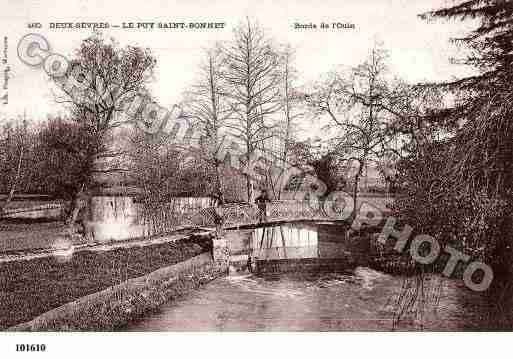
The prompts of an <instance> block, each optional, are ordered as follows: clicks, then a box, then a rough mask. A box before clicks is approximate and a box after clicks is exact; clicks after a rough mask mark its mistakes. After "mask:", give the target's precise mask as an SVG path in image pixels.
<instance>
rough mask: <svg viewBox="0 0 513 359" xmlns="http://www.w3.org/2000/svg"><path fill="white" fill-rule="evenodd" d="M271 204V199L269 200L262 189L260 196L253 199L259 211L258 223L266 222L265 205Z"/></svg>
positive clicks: (265, 191)
mask: <svg viewBox="0 0 513 359" xmlns="http://www.w3.org/2000/svg"><path fill="white" fill-rule="evenodd" d="M268 202H271V199H270V198H269V195H268V193H267V190H266V189H263V190H262V191H261V193H260V196H258V197H257V198H256V199H255V203H256V204H257V206H258V210H259V221H260V222H264V221H265V220H267V203H268Z"/></svg>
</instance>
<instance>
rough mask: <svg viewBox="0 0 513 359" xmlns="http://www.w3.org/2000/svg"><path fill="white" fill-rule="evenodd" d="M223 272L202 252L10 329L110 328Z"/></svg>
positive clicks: (158, 305) (120, 326)
mask: <svg viewBox="0 0 513 359" xmlns="http://www.w3.org/2000/svg"><path fill="white" fill-rule="evenodd" d="M225 273H226V269H225V268H220V267H218V266H216V265H215V263H214V261H213V260H212V256H211V254H210V253H203V254H200V255H198V256H195V257H193V258H190V259H188V260H186V261H183V262H180V263H177V264H175V265H172V266H169V267H165V268H161V269H159V270H156V271H154V272H152V273H150V274H148V275H145V276H141V277H138V278H134V279H130V280H127V281H125V282H123V283H121V284H119V285H116V286H113V287H110V288H108V289H106V290H103V291H100V292H98V293H94V294H91V295H88V296H85V297H82V298H80V299H78V300H76V301H73V302H71V303H68V304H66V305H64V306H61V307H59V308H56V309H53V310H51V311H49V312H46V313H44V314H42V315H41V316H39V317H37V318H35V319H33V320H31V321H30V322H26V323H22V324H20V325H17V326H15V327H13V328H10V330H13V331H112V330H115V329H118V328H123V327H125V326H126V325H128V324H129V323H131V322H134V321H137V320H138V319H139V318H141V317H144V316H146V315H148V314H151V313H152V312H153V311H155V310H156V309H157V308H159V307H160V306H161V305H162V304H164V303H167V302H169V301H171V300H175V299H177V298H180V297H182V296H183V295H185V294H187V293H189V292H190V291H192V290H194V289H197V288H199V287H200V286H201V285H203V284H205V283H208V282H210V281H212V280H213V279H215V278H217V277H219V276H222V275H224V274H225Z"/></svg>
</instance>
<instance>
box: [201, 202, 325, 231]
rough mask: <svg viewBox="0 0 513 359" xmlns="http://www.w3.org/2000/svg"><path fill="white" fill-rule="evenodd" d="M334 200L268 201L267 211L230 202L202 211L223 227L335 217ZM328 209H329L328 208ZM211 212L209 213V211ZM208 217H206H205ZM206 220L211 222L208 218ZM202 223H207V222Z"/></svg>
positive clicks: (252, 205)
mask: <svg viewBox="0 0 513 359" xmlns="http://www.w3.org/2000/svg"><path fill="white" fill-rule="evenodd" d="M333 204H334V202H331V201H327V202H320V201H317V200H315V201H313V200H312V201H296V200H281V201H272V202H268V203H266V210H265V213H264V212H262V211H261V210H260V208H259V207H258V205H256V204H228V205H224V206H221V207H218V208H215V209H214V208H210V209H207V210H204V211H202V212H203V213H204V214H206V217H210V219H212V222H210V223H214V224H217V225H219V224H221V225H222V226H223V227H234V226H241V225H251V224H258V223H262V222H276V221H287V220H301V219H323V218H324V219H334V218H335V212H333V211H330V210H329V209H330V208H333ZM326 209H328V210H326ZM208 211H210V213H208V214H207V212H208ZM205 219H206V218H205ZM216 221H217V222H216ZM206 222H209V221H208V220H207V221H206ZM202 224H204V225H205V224H206V223H205V222H204V223H202Z"/></svg>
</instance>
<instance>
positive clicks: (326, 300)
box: [125, 224, 485, 331]
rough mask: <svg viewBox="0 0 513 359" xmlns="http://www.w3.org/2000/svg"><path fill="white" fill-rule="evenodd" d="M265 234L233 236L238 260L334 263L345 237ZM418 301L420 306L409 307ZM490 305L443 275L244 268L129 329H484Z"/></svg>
mask: <svg viewBox="0 0 513 359" xmlns="http://www.w3.org/2000/svg"><path fill="white" fill-rule="evenodd" d="M326 228H328V229H326ZM265 231H266V230H262V229H255V230H240V231H234V232H232V233H231V242H230V243H232V253H235V257H237V255H238V256H239V257H241V258H247V255H250V256H252V258H253V260H262V259H278V258H280V259H283V257H284V256H286V258H287V259H297V258H336V257H337V254H338V253H341V252H340V248H338V246H337V240H336V237H337V236H336V235H334V233H335V234H336V233H342V231H343V229H342V228H337V227H334V226H330V227H326V225H322V224H314V225H312V224H289V225H286V226H282V227H281V228H277V227H274V229H271V228H269V229H268V232H269V233H271V234H270V235H269V236H268V234H269V233H265ZM338 243H341V242H340V241H339V242H338ZM237 253H238V254H237ZM241 263H244V260H243V261H241ZM414 296H418V297H417V300H415V301H410V300H411V299H413V297H414ZM398 303H400V304H398ZM405 303H414V304H413V306H408V305H407V304H405ZM484 305H485V304H484V303H483V300H482V297H481V296H480V295H478V294H477V293H474V292H471V291H470V290H468V289H466V288H465V287H464V286H463V284H462V283H460V281H458V280H454V279H448V278H445V277H442V276H437V275H430V276H425V277H424V278H423V281H421V282H420V281H418V279H417V278H406V277H403V276H392V275H388V274H384V273H381V272H378V271H375V270H373V269H371V268H368V267H364V266H360V267H356V268H354V269H351V270H348V271H344V272H340V271H339V272H327V273H283V274H278V275H273V276H257V275H255V274H252V273H250V272H248V271H247V269H246V268H245V266H244V265H242V266H241V265H239V266H238V267H237V266H234V267H232V268H231V271H230V275H229V276H227V277H224V278H220V279H217V280H214V281H213V282H210V283H208V284H207V285H205V286H203V287H202V288H201V289H199V290H197V291H195V292H193V293H191V294H190V295H187V296H186V297H184V298H181V299H178V300H175V301H172V302H170V303H168V304H166V305H164V306H162V307H161V308H160V309H159V310H158V311H157V312H155V313H153V314H151V315H149V316H147V317H146V318H144V319H142V320H140V321H138V322H134V323H131V324H130V325H129V326H128V327H127V328H126V329H125V330H128V331H390V330H401V331H402V330H408V331H409V330H437V331H438V330H467V329H479V328H481V325H482V323H481V321H482V316H481V315H480V314H479V313H480V312H481V309H479V308H482V306H484ZM476 308H477V309H476ZM403 312H404V313H403ZM399 313H401V315H400V320H397V317H398V314H399Z"/></svg>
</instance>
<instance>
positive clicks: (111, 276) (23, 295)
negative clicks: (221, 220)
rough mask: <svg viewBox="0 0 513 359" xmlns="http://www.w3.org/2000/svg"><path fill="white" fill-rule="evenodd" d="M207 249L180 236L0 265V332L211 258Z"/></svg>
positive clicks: (202, 239) (199, 241) (198, 241)
mask: <svg viewBox="0 0 513 359" xmlns="http://www.w3.org/2000/svg"><path fill="white" fill-rule="evenodd" d="M210 250H211V248H210V244H209V239H208V238H207V237H192V238H191V236H182V237H181V238H179V239H177V238H170V240H169V241H167V242H166V241H163V242H158V243H149V244H147V245H137V246H132V247H113V248H109V247H103V248H97V249H93V248H91V249H83V250H80V251H77V252H73V251H72V250H71V251H69V250H68V251H66V250H65V251H60V252H56V253H55V254H52V255H47V256H44V257H36V258H31V259H23V260H11V261H5V262H0V271H1V272H2V276H1V277H0V288H2V290H1V291H0V329H6V328H8V327H11V326H14V325H17V324H19V323H23V322H27V321H29V320H32V319H33V318H35V317H36V316H38V315H41V314H43V313H45V312H48V311H50V310H52V309H54V308H57V307H59V306H62V305H64V304H66V303H70V302H73V301H76V300H78V299H79V298H82V297H84V296H87V295H91V294H93V293H97V292H100V291H103V290H105V289H107V288H109V287H113V286H116V285H119V284H121V283H123V282H126V281H128V280H130V279H133V278H138V277H141V276H145V275H148V274H150V273H152V272H155V271H157V270H158V269H161V268H165V267H169V266H172V265H174V264H177V263H180V262H184V261H186V260H188V259H190V258H193V257H196V256H198V255H201V254H203V253H208V254H209V255H210V253H209V251H210ZM106 300H107V299H106Z"/></svg>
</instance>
